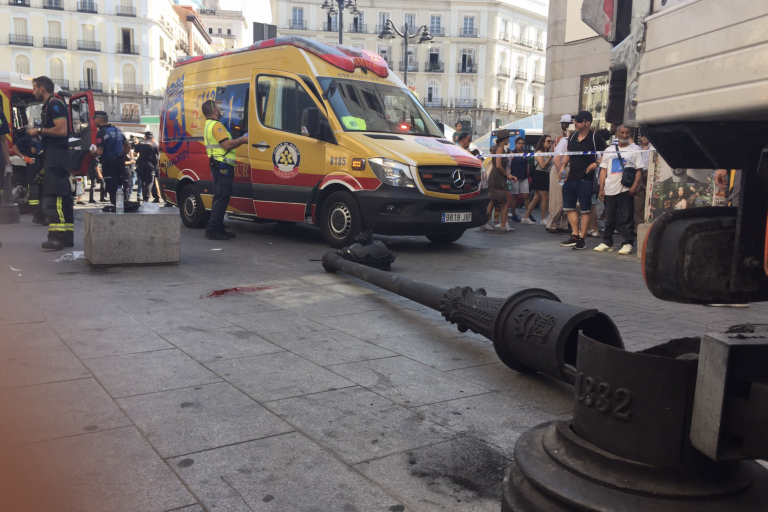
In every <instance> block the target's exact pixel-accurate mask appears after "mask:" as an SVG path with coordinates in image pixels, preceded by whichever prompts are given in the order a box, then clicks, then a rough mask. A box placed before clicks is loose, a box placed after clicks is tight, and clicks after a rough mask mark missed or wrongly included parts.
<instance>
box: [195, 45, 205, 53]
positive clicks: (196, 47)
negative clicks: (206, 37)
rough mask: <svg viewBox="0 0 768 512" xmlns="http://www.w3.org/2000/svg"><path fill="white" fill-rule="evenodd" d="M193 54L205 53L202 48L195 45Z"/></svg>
mask: <svg viewBox="0 0 768 512" xmlns="http://www.w3.org/2000/svg"><path fill="white" fill-rule="evenodd" d="M195 55H205V53H204V52H203V49H202V48H200V47H199V46H197V45H195Z"/></svg>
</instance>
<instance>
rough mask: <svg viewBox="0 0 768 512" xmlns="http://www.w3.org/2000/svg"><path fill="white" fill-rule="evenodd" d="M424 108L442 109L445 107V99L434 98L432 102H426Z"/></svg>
mask: <svg viewBox="0 0 768 512" xmlns="http://www.w3.org/2000/svg"><path fill="white" fill-rule="evenodd" d="M424 106H425V107H428V108H441V107H442V106H443V98H435V97H434V96H433V97H432V99H431V100H426V101H425V102H424Z"/></svg>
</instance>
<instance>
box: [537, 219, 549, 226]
mask: <svg viewBox="0 0 768 512" xmlns="http://www.w3.org/2000/svg"><path fill="white" fill-rule="evenodd" d="M539 224H541V225H542V226H546V225H547V224H549V217H547V218H546V219H541V222H539Z"/></svg>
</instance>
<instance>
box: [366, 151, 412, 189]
mask: <svg viewBox="0 0 768 512" xmlns="http://www.w3.org/2000/svg"><path fill="white" fill-rule="evenodd" d="M368 164H369V165H370V166H371V169H372V170H373V172H374V174H376V177H377V178H379V180H381V182H382V183H384V184H385V185H390V186H392V187H408V188H416V183H414V181H413V171H412V170H411V166H410V165H408V164H404V163H401V162H396V161H394V160H389V159H388V158H370V159H369V160H368Z"/></svg>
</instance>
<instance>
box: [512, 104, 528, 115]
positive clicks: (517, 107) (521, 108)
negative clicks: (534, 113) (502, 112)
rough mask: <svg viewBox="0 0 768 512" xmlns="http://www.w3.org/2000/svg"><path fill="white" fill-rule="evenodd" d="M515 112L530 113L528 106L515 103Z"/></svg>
mask: <svg viewBox="0 0 768 512" xmlns="http://www.w3.org/2000/svg"><path fill="white" fill-rule="evenodd" d="M515 113H516V114H528V113H529V112H528V107H526V106H525V105H515Z"/></svg>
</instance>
